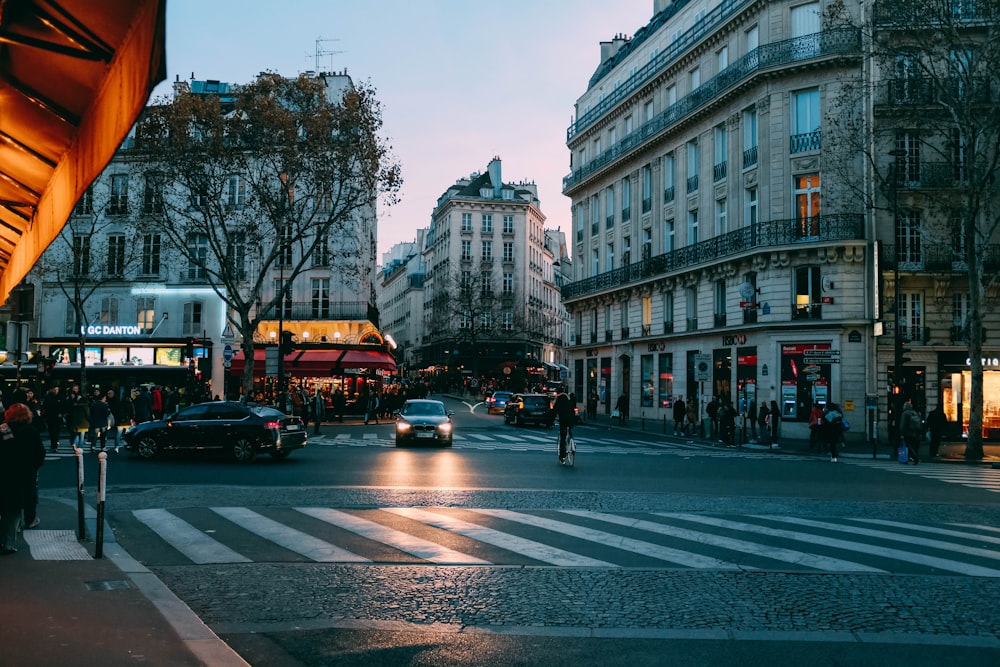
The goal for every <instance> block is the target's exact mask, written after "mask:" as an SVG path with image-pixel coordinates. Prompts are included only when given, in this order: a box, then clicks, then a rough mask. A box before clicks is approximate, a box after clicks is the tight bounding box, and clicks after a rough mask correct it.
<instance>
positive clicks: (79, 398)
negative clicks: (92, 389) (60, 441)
mask: <svg viewBox="0 0 1000 667" xmlns="http://www.w3.org/2000/svg"><path fill="white" fill-rule="evenodd" d="M69 428H70V437H71V438H72V439H73V446H74V447H79V448H80V449H83V445H84V441H85V439H86V437H87V433H88V432H89V431H90V403H88V402H87V397H86V396H84V395H83V394H77V395H76V398H75V399H74V400H73V405H72V406H70V410H69Z"/></svg>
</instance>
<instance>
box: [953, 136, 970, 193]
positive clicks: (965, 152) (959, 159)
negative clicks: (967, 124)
mask: <svg viewBox="0 0 1000 667" xmlns="http://www.w3.org/2000/svg"><path fill="white" fill-rule="evenodd" d="M969 155H970V151H969V140H968V137H967V135H966V133H965V132H963V131H962V130H961V128H957V127H955V128H952V130H951V164H952V165H953V175H954V178H955V181H956V182H957V183H960V184H967V183H968V177H969V175H968V165H967V164H966V162H967V161H968V158H969Z"/></svg>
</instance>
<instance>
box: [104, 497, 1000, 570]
mask: <svg viewBox="0 0 1000 667" xmlns="http://www.w3.org/2000/svg"><path fill="white" fill-rule="evenodd" d="M111 520H112V524H113V526H114V527H115V532H116V534H119V535H120V538H121V536H126V537H127V539H126V542H127V543H126V544H125V545H124V546H125V547H126V548H127V549H128V550H129V551H130V553H132V554H134V555H135V556H136V558H138V559H139V560H140V561H142V562H144V563H145V564H146V565H148V566H170V565H192V564H193V565H220V564H239V563H264V562H266V563H330V564H353V565H359V566H363V565H371V564H393V565H413V566H419V565H455V566H459V565H461V566H473V567H482V566H489V565H498V566H522V567H581V568H598V569H615V568H625V567H628V568H637V567H638V568H661V569H696V570H714V571H725V570H734V571H735V570H742V571H762V572H768V571H770V572H803V573H808V572H812V573H816V572H823V573H870V574H886V573H893V574H924V575H960V576H973V577H991V578H992V577H1000V530H997V529H996V528H993V527H990V526H985V525H975V524H967V523H935V524H920V523H907V522H901V521H894V520H888V519H874V518H863V517H827V518H815V517H808V518H807V517H798V516H786V515H773V514H695V513H683V512H645V513H635V512H627V513H618V512H601V511H591V510H574V509H564V510H533V511H513V510H508V509H491V508H455V507H383V508H375V509H333V508H327V507H278V508H275V507H268V508H249V507H211V508H183V509H170V510H167V509H141V510H133V511H130V512H118V513H115V514H114V515H113V516H112V517H111Z"/></svg>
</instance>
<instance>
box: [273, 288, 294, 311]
mask: <svg viewBox="0 0 1000 667" xmlns="http://www.w3.org/2000/svg"><path fill="white" fill-rule="evenodd" d="M283 289H287V290H288V291H287V292H286V293H285V295H284V297H283V298H282V299H281V300H280V301H278V311H279V312H280V315H281V317H282V319H286V320H290V319H292V291H291V288H290V287H289V286H288V280H287V279H286V280H282V279H281V278H275V279H274V293H275V294H278V293H279V292H281V290H283Z"/></svg>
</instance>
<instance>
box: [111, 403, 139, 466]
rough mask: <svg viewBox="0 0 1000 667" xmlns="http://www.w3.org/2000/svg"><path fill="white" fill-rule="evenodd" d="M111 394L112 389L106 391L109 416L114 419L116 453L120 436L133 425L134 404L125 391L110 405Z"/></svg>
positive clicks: (119, 443) (120, 440)
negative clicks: (109, 409) (109, 410)
mask: <svg viewBox="0 0 1000 667" xmlns="http://www.w3.org/2000/svg"><path fill="white" fill-rule="evenodd" d="M113 393H114V390H113V389H109V390H108V405H109V406H110V407H111V414H112V415H114V419H115V451H116V452H117V451H118V448H119V447H121V442H122V436H123V435H125V431H127V430H129V428H131V427H132V424H134V423H135V404H134V403H133V402H132V398H131V397H130V396H129V392H128V391H127V390H126V391H123V392H122V393H121V396H118V397H116V398H115V402H114V404H113V405H112V403H111V400H112V395H113Z"/></svg>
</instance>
